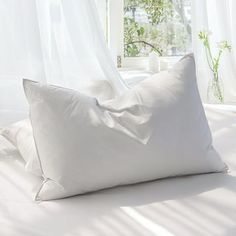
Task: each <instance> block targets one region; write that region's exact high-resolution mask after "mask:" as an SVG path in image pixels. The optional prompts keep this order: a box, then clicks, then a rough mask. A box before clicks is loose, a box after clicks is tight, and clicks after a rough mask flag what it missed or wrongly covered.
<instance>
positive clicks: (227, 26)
mask: <svg viewBox="0 0 236 236" xmlns="http://www.w3.org/2000/svg"><path fill="white" fill-rule="evenodd" d="M192 11H193V12H192V13H193V14H192V18H193V19H192V20H193V27H192V28H193V48H194V54H195V58H196V63H197V68H198V72H197V73H198V84H199V90H200V93H201V96H202V98H203V100H204V101H206V97H207V86H208V78H209V76H210V71H209V68H208V66H207V62H206V57H205V52H204V48H203V46H202V43H201V42H200V40H199V39H198V33H199V31H202V30H209V31H211V32H212V35H211V37H210V38H211V43H212V45H214V46H215V44H216V42H219V41H221V40H227V41H228V42H229V43H230V44H231V46H232V52H231V53H225V54H224V55H223V58H222V63H221V66H220V76H221V78H222V80H223V85H224V100H225V103H236V30H235V29H236V14H235V12H236V1H235V0H192Z"/></svg>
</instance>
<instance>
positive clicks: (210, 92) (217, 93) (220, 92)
mask: <svg viewBox="0 0 236 236" xmlns="http://www.w3.org/2000/svg"><path fill="white" fill-rule="evenodd" d="M207 100H208V103H212V104H222V103H224V84H223V81H222V79H221V77H220V76H219V75H218V73H216V74H214V75H213V76H212V77H211V78H210V80H209V82H208V88H207Z"/></svg>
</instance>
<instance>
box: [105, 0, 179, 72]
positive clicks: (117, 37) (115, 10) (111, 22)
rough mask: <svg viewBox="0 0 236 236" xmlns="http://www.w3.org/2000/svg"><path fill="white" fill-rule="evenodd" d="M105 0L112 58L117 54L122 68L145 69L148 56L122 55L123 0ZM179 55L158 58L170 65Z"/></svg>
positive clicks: (115, 59) (108, 38)
mask: <svg viewBox="0 0 236 236" xmlns="http://www.w3.org/2000/svg"><path fill="white" fill-rule="evenodd" d="M105 1H106V2H107V18H106V19H107V41H108V45H109V48H110V50H111V54H112V58H113V60H114V61H115V62H117V57H118V56H119V57H121V62H122V63H121V64H122V68H132V69H133V68H134V69H143V70H147V68H148V63H149V57H125V56H124V0H105ZM114 26H115V27H114ZM181 57H182V56H169V57H160V60H165V61H168V62H169V64H170V65H172V64H174V63H175V62H176V61H178V60H179V59H180V58H181Z"/></svg>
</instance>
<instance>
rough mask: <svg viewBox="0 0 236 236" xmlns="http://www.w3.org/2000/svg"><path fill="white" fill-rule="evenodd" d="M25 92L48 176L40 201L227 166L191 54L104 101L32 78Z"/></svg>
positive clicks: (204, 171)
mask: <svg viewBox="0 0 236 236" xmlns="http://www.w3.org/2000/svg"><path fill="white" fill-rule="evenodd" d="M24 88H25V93H26V96H27V99H28V101H29V104H30V114H31V115H30V117H31V122H32V126H33V130H34V138H35V143H36V146H37V150H38V154H39V158H40V162H41V166H42V171H43V175H44V178H45V180H44V182H43V183H42V186H41V187H40V189H39V191H38V193H37V195H36V199H38V200H50V199H57V198H62V197H68V196H73V195H77V194H82V193H86V192H91V191H95V190H99V189H104V188H108V187H113V186H117V185H124V184H132V183H138V182H144V181H149V180H154V179H159V178H165V177H171V176H179V175H189V174H199V173H208V172H221V171H224V170H225V168H226V167H225V164H224V163H223V162H222V161H221V160H220V158H219V156H218V154H217V152H216V151H215V149H214V148H213V147H212V137H211V133H210V130H209V127H208V123H207V120H206V117H205V113H204V110H203V107H202V104H201V100H200V97H199V93H198V89H197V84H196V76H195V63H194V58H193V56H186V57H184V58H183V59H182V60H181V61H180V62H179V63H177V64H176V65H175V67H174V68H173V69H172V70H169V71H165V72H162V73H159V74H157V75H155V76H153V77H151V78H150V79H147V80H145V81H144V82H142V83H140V84H139V85H137V86H136V87H135V88H133V89H131V90H129V91H127V92H126V93H125V94H124V95H123V96H121V97H120V98H117V99H114V100H111V101H109V102H104V103H98V101H97V100H96V99H95V98H91V97H88V96H86V95H83V94H81V93H79V92H77V91H73V90H69V89H64V88H59V87H55V86H48V85H43V84H39V83H36V82H32V81H29V80H24Z"/></svg>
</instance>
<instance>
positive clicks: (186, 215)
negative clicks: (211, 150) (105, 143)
mask: <svg viewBox="0 0 236 236" xmlns="http://www.w3.org/2000/svg"><path fill="white" fill-rule="evenodd" d="M205 109H206V114H207V117H208V120H209V124H210V127H211V130H212V133H213V139H214V146H215V147H216V149H217V150H218V152H219V153H220V154H221V156H222V159H223V160H224V161H225V162H226V163H227V165H228V166H229V173H225V174H223V173H218V174H204V175H196V176H187V177H179V178H171V179H165V180H158V181H153V182H148V183H142V184H136V185H131V186H123V187H117V188H113V189H108V190H103V191H99V192H95V193H91V194H87V195H81V196H76V197H72V198H67V199H63V200H56V201H48V202H40V203H38V202H34V201H33V198H32V196H33V195H32V194H33V192H34V191H35V188H37V186H38V184H39V182H40V180H39V179H38V178H37V177H34V176H33V175H31V174H29V173H26V172H25V171H24V168H23V165H24V163H23V161H22V159H21V157H20V156H19V154H18V153H17V151H16V150H15V149H14V148H13V147H12V146H11V145H10V144H9V143H8V142H7V141H6V140H4V139H3V138H2V137H1V138H0V189H1V190H0V191H1V192H0V235H1V236H54V235H55V236H75V235H79V236H84V235H85V236H86V235H88V236H93V235H94V236H106V235H108V236H113V235H114V236H116V235H119V236H120V235H122V236H123V235H127V236H132V235H135V236H139V235H144V236H146V235H147V236H152V235H160V236H177V235H178V236H185V235H186V236H192V235H193V236H194V235H196V236H201V235H204V236H205V235H214V236H217V235H228V236H229V235H232V236H233V235H236V113H235V112H236V109H235V108H234V107H233V106H232V107H229V106H206V108H205ZM180 164H181V163H180Z"/></svg>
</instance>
